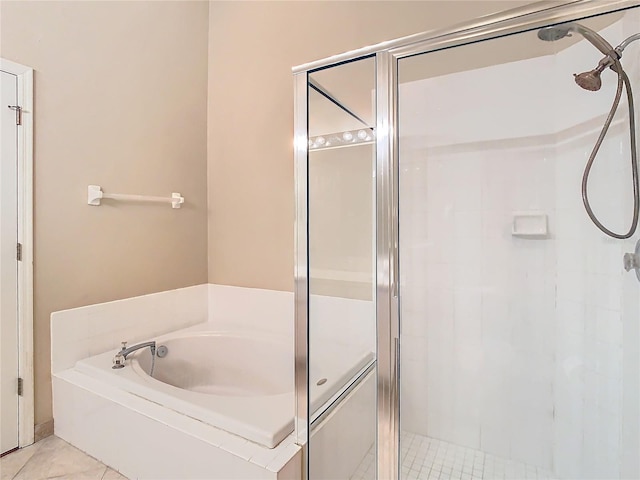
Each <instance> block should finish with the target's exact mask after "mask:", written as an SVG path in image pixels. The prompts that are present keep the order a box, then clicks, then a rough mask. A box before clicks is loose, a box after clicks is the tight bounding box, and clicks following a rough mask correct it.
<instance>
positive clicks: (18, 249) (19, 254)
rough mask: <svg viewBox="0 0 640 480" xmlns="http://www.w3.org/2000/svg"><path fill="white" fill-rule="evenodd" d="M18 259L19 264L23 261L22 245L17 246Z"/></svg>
mask: <svg viewBox="0 0 640 480" xmlns="http://www.w3.org/2000/svg"><path fill="white" fill-rule="evenodd" d="M16 258H17V259H18V261H19V262H21V261H22V244H21V243H18V244H17V245H16Z"/></svg>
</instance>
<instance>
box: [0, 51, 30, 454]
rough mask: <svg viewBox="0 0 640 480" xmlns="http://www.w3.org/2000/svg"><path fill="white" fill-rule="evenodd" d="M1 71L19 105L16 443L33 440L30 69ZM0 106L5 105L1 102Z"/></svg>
mask: <svg viewBox="0 0 640 480" xmlns="http://www.w3.org/2000/svg"><path fill="white" fill-rule="evenodd" d="M0 70H2V71H3V72H6V73H10V74H12V75H15V76H16V77H17V84H18V105H19V106H20V107H22V112H21V113H22V119H21V120H22V121H21V125H20V126H19V127H18V185H17V187H18V189H17V192H18V199H17V200H18V225H17V227H18V242H19V243H20V244H22V261H20V262H18V376H19V377H20V378H22V395H21V396H20V397H19V398H18V446H19V447H25V446H27V445H31V444H32V443H33V441H34V425H35V424H34V403H35V396H34V373H33V354H34V347H33V69H32V68H30V67H27V66H25V65H20V64H18V63H15V62H11V61H9V60H5V59H4V58H0ZM0 108H7V106H6V105H0Z"/></svg>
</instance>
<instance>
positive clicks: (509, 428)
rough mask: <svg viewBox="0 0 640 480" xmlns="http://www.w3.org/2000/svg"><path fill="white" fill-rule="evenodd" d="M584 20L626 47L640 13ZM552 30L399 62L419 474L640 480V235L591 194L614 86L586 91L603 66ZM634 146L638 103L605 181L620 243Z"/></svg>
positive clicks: (407, 441) (601, 188)
mask: <svg viewBox="0 0 640 480" xmlns="http://www.w3.org/2000/svg"><path fill="white" fill-rule="evenodd" d="M579 22H580V24H581V25H584V26H586V27H588V28H589V29H591V30H593V31H595V32H598V34H599V35H601V36H602V37H603V38H605V39H607V40H608V41H609V42H610V43H612V44H613V45H614V46H615V45H618V44H619V43H621V42H622V41H623V40H624V39H625V38H628V37H629V36H630V35H633V34H636V33H638V32H640V9H638V8H634V9H629V10H625V11H621V12H616V13H612V14H607V15H602V16H599V17H595V18H588V19H583V20H580V21H579ZM547 33H548V35H547V38H543V37H545V35H544V34H542V35H539V32H538V31H537V30H536V31H529V32H524V33H520V34H516V35H510V36H506V37H501V38H496V39H492V40H487V41H483V42H479V43H474V44H468V45H463V46H459V47H455V48H449V49H446V50H441V51H434V52H429V53H425V54H421V55H416V56H412V57H407V58H403V59H401V60H399V61H398V76H399V87H398V92H397V94H398V99H399V104H398V112H399V113H398V122H399V123H398V135H399V139H398V141H399V241H400V244H399V251H400V306H401V308H400V310H401V311H400V315H401V326H400V328H401V338H400V341H401V387H400V390H401V391H400V399H401V400H400V402H401V407H400V412H401V413H400V415H401V448H400V463H401V478H403V479H418V478H419V479H432V478H439V479H472V478H485V479H487V478H488V479H502V478H507V479H516V478H518V479H523V478H531V479H534V478H571V479H618V478H639V477H640V460H639V455H638V452H639V451H640V440H639V432H640V428H639V425H640V395H639V394H640V354H639V351H640V348H639V346H640V327H639V324H640V284H639V283H638V279H637V278H636V275H635V274H634V272H629V273H627V272H626V271H625V269H624V268H623V267H624V264H623V258H624V257H625V253H629V252H633V251H634V250H635V249H636V242H638V241H639V239H640V231H638V232H636V233H635V235H633V236H632V237H631V238H630V239H627V240H619V239H614V238H610V237H609V236H607V235H605V234H604V233H602V232H601V231H600V230H599V229H598V228H597V227H596V226H595V225H594V224H593V223H592V221H591V220H590V219H589V217H588V216H587V214H586V212H585V209H584V206H583V203H582V197H581V195H582V193H581V182H582V178H583V171H584V169H585V165H586V163H587V160H588V158H589V156H590V153H591V151H592V149H593V146H594V144H595V142H596V139H597V138H598V136H599V134H600V131H601V129H602V126H603V123H604V122H605V119H606V116H607V114H608V112H609V110H610V108H611V104H612V101H613V99H614V97H615V94H616V87H617V75H616V73H614V72H613V71H611V70H610V69H605V70H604V71H603V72H602V88H601V89H600V91H597V92H594V91H587V90H585V89H582V88H580V87H579V86H578V85H576V83H575V82H574V78H573V75H572V74H574V73H578V72H585V71H590V70H591V69H593V68H595V67H596V66H597V65H598V62H599V61H600V60H601V59H602V58H603V54H602V53H601V52H600V51H598V49H596V48H594V46H593V45H592V44H591V43H590V42H588V41H587V40H585V38H584V37H583V36H582V35H580V34H578V33H573V35H568V36H563V35H562V33H563V32H561V31H553V32H550V31H547ZM551 33H553V35H550V34H551ZM564 33H566V32H564ZM550 36H552V37H553V38H549V37H550ZM560 37H563V38H560ZM549 40H555V41H549ZM621 62H622V65H623V66H624V68H625V69H626V72H627V74H628V75H629V78H630V81H631V84H632V87H633V88H634V89H635V91H636V92H638V94H637V95H636V96H637V97H640V42H635V43H632V44H629V46H628V47H627V48H626V50H625V52H624V55H623V57H622V60H621ZM592 75H593V74H592ZM582 78H583V79H584V78H585V77H584V76H583V77H582ZM578 80H580V78H578ZM583 86H584V85H583ZM635 112H636V117H637V116H638V114H639V113H640V112H639V111H638V103H636V107H635ZM636 129H637V126H636ZM630 152H631V144H630V134H629V111H628V108H627V107H626V99H625V96H624V94H623V96H622V101H621V104H620V107H619V109H618V111H617V113H616V115H615V117H614V119H613V122H612V124H611V127H610V129H609V132H608V133H607V135H606V137H605V140H604V142H603V144H602V147H601V150H600V153H599V154H598V156H597V157H596V160H595V163H594V166H593V169H592V171H591V175H590V177H589V180H588V195H589V199H590V201H591V205H592V206H593V209H594V211H595V214H596V215H597V216H598V217H599V219H600V221H601V222H602V223H604V224H605V225H607V226H609V227H610V228H611V229H614V230H616V231H626V229H628V227H629V224H630V223H631V218H632V212H633V191H632V190H633V188H632V186H633V184H632V180H631V179H632V169H631V161H630V158H631V154H630ZM627 258H629V257H627Z"/></svg>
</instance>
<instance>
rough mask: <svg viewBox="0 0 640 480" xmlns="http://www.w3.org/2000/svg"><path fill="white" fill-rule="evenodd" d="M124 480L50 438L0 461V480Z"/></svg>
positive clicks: (60, 441) (62, 442)
mask: <svg viewBox="0 0 640 480" xmlns="http://www.w3.org/2000/svg"><path fill="white" fill-rule="evenodd" d="M54 478H55V479H56V480H127V479H126V478H125V477H123V476H122V475H120V474H119V473H118V472H116V471H115V470H112V469H110V468H109V467H107V466H106V465H104V464H103V463H100V462H99V461H98V460H96V459H95V458H93V457H90V456H89V455H87V454H85V453H83V452H81V451H80V450H78V449H77V448H75V447H73V446H71V445H69V444H68V443H67V442H65V441H64V440H61V439H60V438H58V437H55V436H51V437H47V438H45V439H44V440H41V441H39V442H38V443H34V444H33V445H30V446H28V447H25V448H22V449H20V450H17V451H15V452H13V453H10V454H9V455H5V456H4V457H2V458H0V480H49V479H54Z"/></svg>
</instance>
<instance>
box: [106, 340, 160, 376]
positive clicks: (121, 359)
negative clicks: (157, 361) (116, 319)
mask: <svg viewBox="0 0 640 480" xmlns="http://www.w3.org/2000/svg"><path fill="white" fill-rule="evenodd" d="M147 347H149V349H150V350H151V356H152V357H153V356H154V355H155V354H156V342H155V341H153V342H144V343H138V344H137V345H132V346H131V347H127V342H122V348H121V349H120V351H119V352H118V353H116V355H115V357H113V367H111V368H114V369H116V368H124V365H125V360H126V359H127V357H128V356H129V355H130V354H131V353H133V352H135V351H136V350H140V349H141V348H147Z"/></svg>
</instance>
